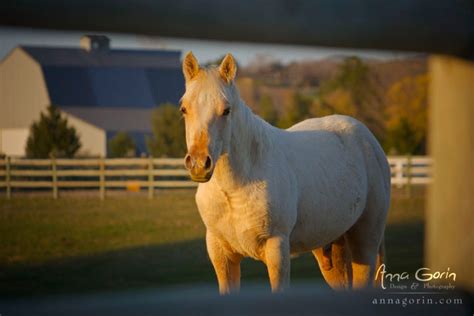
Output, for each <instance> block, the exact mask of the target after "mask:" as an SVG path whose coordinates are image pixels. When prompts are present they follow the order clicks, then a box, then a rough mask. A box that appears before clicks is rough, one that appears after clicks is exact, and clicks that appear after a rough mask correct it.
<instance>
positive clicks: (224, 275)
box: [206, 231, 242, 295]
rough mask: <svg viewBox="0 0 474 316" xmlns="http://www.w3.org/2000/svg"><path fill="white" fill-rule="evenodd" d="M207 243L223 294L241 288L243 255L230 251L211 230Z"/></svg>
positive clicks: (208, 233) (220, 290) (207, 235)
mask: <svg viewBox="0 0 474 316" xmlns="http://www.w3.org/2000/svg"><path fill="white" fill-rule="evenodd" d="M206 244H207V252H208V254H209V258H210V259H211V262H212V265H213V266H214V270H215V271H216V275H217V282H218V283H219V293H220V294H221V295H224V294H229V293H231V292H238V291H239V290H240V261H241V260H242V256H240V255H238V254H233V253H230V252H229V251H228V250H226V249H225V248H224V247H223V246H222V242H221V241H220V240H219V239H218V238H216V237H215V236H214V235H213V234H212V233H211V232H209V231H208V232H207V233H206Z"/></svg>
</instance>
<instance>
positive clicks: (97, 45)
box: [80, 35, 110, 52]
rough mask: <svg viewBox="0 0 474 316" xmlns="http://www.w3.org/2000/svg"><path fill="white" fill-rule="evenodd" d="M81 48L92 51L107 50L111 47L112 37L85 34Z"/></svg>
mask: <svg viewBox="0 0 474 316" xmlns="http://www.w3.org/2000/svg"><path fill="white" fill-rule="evenodd" d="M80 44H81V48H82V49H84V50H86V51H88V52H91V51H107V50H109V48H110V39H109V38H108V37H107V36H105V35H84V36H82V37H81V42H80Z"/></svg>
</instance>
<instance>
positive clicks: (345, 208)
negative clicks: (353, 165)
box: [290, 190, 365, 253]
mask: <svg viewBox="0 0 474 316" xmlns="http://www.w3.org/2000/svg"><path fill="white" fill-rule="evenodd" d="M364 208H365V195H364V194H363V192H360V191H359V190H353V191H352V192H344V193H342V194H340V195H336V196H333V197H327V196H319V197H318V194H317V193H316V194H315V195H313V196H312V197H310V198H308V199H307V201H305V202H302V203H300V206H299V209H298V219H297V221H296V224H295V226H294V229H293V231H292V233H291V235H290V248H291V252H292V253H298V252H307V251H311V250H313V249H316V248H320V247H323V246H325V245H327V244H329V243H330V242H332V241H334V240H336V239H337V238H339V237H340V236H342V235H343V234H344V233H345V232H346V231H347V230H348V229H349V228H351V227H352V226H353V225H354V223H355V222H356V221H357V219H358V218H359V217H360V216H361V215H362V212H363V211H364Z"/></svg>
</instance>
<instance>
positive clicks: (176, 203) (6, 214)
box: [0, 187, 425, 297]
mask: <svg viewBox="0 0 474 316" xmlns="http://www.w3.org/2000/svg"><path fill="white" fill-rule="evenodd" d="M424 194H425V192H424V188H423V187H414V188H413V190H412V192H411V195H410V197H409V198H408V196H407V195H406V192H405V191H404V190H395V189H394V190H393V198H392V207H391V210H390V215H389V225H388V228H387V233H386V248H387V266H388V268H389V270H390V271H391V272H401V271H408V272H413V271H415V270H416V269H417V268H419V267H420V266H421V265H422V262H423V261H422V258H423V222H424V212H423V210H424ZM204 231H205V230H204V226H203V224H202V222H201V220H200V218H199V214H198V212H197V210H196V206H195V204H194V191H193V190H172V191H166V190H164V191H159V192H158V193H157V195H156V197H155V199H154V200H147V198H146V196H144V195H143V194H136V195H133V194H129V193H123V194H120V193H119V194H114V196H112V197H110V198H108V199H106V200H104V201H100V200H99V199H98V198H97V197H96V196H90V197H87V196H83V195H81V196H80V195H70V196H67V197H61V198H60V199H58V200H53V199H51V198H49V197H44V196H38V195H30V196H29V195H25V196H15V197H14V198H13V199H11V200H5V199H4V198H3V197H2V198H0V295H2V296H4V297H5V296H31V295H45V294H58V293H63V294H64V293H85V292H102V291H116V290H120V291H122V290H132V289H142V288H157V287H169V286H192V285H195V284H198V283H209V284H212V285H215V283H216V282H215V276H214V272H213V269H212V266H211V263H210V261H209V259H208V257H207V254H206V250H205V242H204ZM242 279H243V282H242V286H243V288H245V284H246V283H247V284H249V283H253V282H267V275H266V270H265V267H264V265H263V264H262V263H260V262H256V261H253V260H250V259H247V260H245V261H244V262H243V265H242ZM292 280H293V282H308V281H317V282H320V283H321V285H322V286H326V285H324V282H322V277H321V275H320V273H319V270H318V268H317V264H316V262H315V260H314V258H313V257H312V256H311V255H309V254H306V255H301V256H299V257H298V258H294V259H293V260H292Z"/></svg>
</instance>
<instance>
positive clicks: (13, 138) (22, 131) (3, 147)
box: [0, 128, 30, 156]
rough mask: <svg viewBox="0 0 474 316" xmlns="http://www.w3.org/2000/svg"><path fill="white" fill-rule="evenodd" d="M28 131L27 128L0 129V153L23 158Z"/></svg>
mask: <svg viewBox="0 0 474 316" xmlns="http://www.w3.org/2000/svg"><path fill="white" fill-rule="evenodd" d="M29 133H30V131H29V129H28V128H4V129H0V153H3V154H7V155H8V156H23V155H24V154H25V148H26V142H27V140H28V135H29Z"/></svg>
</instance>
